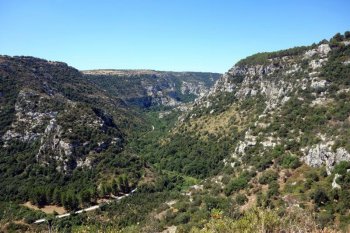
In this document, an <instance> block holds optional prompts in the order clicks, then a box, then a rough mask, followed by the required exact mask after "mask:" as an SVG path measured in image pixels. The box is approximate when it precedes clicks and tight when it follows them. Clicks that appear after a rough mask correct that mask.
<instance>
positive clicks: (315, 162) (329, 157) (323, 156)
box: [302, 144, 350, 175]
mask: <svg viewBox="0 0 350 233" xmlns="http://www.w3.org/2000/svg"><path fill="white" fill-rule="evenodd" d="M302 160H303V161H304V162H305V163H306V164H308V165H309V166H311V167H320V166H322V165H325V166H326V169H327V173H328V175H330V174H331V171H332V169H333V167H334V165H335V164H337V163H339V162H341V161H350V154H349V153H348V152H347V151H346V150H345V149H344V148H341V147H340V148H337V150H336V151H335V152H333V151H332V150H331V148H330V146H329V145H326V144H318V145H315V146H313V147H312V148H311V149H309V150H308V152H307V154H306V155H305V156H304V157H303V158H302Z"/></svg>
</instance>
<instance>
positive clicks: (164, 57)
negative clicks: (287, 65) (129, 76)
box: [0, 0, 350, 72]
mask: <svg viewBox="0 0 350 233" xmlns="http://www.w3.org/2000/svg"><path fill="white" fill-rule="evenodd" d="M0 22H1V24H0V54H5V55H30V56H35V57H40V58H45V59H48V60H57V61H63V62H66V63H68V64H69V65H71V66H74V67H76V68H78V69H81V70H83V69H98V68H116V69H140V68H141V69H142V68H146V69H157V70H174V71H212V72H225V71H227V70H228V69H229V68H230V67H231V66H232V65H233V64H234V63H235V62H237V61H238V60H240V59H241V58H244V57H246V56H248V55H251V54H253V53H256V52H262V51H274V50H279V49H285V48H289V47H294V46H299V45H308V44H312V43H313V42H319V41H320V40H321V39H324V38H326V39H328V38H330V37H332V36H333V35H334V34H335V33H336V32H345V31H347V30H350V1H349V0H328V1H327V0H317V1H316V0H291V1H283V0H256V1H253V0H241V1H238V0H237V1H234V0H226V1H225V0H114V1H112V0H110V1H108V0H95V1H92V0H0Z"/></svg>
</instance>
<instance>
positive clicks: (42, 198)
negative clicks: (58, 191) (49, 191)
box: [30, 187, 47, 208]
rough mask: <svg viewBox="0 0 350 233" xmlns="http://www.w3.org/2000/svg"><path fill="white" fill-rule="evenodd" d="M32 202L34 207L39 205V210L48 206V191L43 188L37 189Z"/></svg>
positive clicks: (33, 193) (31, 199) (32, 196)
mask: <svg viewBox="0 0 350 233" xmlns="http://www.w3.org/2000/svg"><path fill="white" fill-rule="evenodd" d="M30 202H31V203H32V204H33V205H37V206H38V207H39V208H42V207H44V206H45V205H46V204H47V199H46V191H45V189H44V188H42V187H37V188H35V189H34V191H33V192H32V195H31V198H30Z"/></svg>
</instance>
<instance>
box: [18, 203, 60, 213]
mask: <svg viewBox="0 0 350 233" xmlns="http://www.w3.org/2000/svg"><path fill="white" fill-rule="evenodd" d="M22 205H23V206H25V207H28V208H29V209H33V210H40V211H42V212H44V213H45V214H53V213H54V212H57V213H58V214H64V213H66V212H67V211H66V210H65V209H64V208H63V207H62V206H56V205H46V206H45V207H43V208H39V207H37V206H35V205H32V204H31V203H30V202H29V201H28V202H26V203H24V204H22Z"/></svg>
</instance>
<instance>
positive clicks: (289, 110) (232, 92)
mask: <svg viewBox="0 0 350 233" xmlns="http://www.w3.org/2000/svg"><path fill="white" fill-rule="evenodd" d="M349 64H350V33H349V32H347V33H345V35H341V34H337V35H335V36H334V37H333V38H332V39H331V40H330V41H329V42H328V41H326V40H324V41H321V42H320V43H319V44H313V45H311V46H305V47H297V48H292V49H287V50H282V51H277V52H271V53H260V54H256V55H253V56H250V57H247V58H246V59H243V60H241V61H240V62H238V63H237V64H236V65H234V66H233V67H232V68H231V69H230V70H229V71H228V72H227V73H225V74H224V75H223V77H222V78H220V79H219V80H218V81H217V82H216V84H215V86H214V87H213V88H212V89H211V91H210V93H209V94H208V95H207V96H204V97H201V98H199V99H198V100H197V101H196V102H195V104H194V105H193V106H192V109H191V110H190V111H188V112H187V113H186V114H184V115H183V116H182V117H181V118H180V121H179V123H178V125H177V126H176V127H175V128H174V129H173V130H172V131H171V132H170V133H169V134H168V135H167V136H166V137H165V138H163V139H161V140H159V141H158V143H156V145H155V146H154V147H153V148H155V150H144V153H145V156H146V158H148V160H149V161H151V162H152V163H153V164H155V166H157V167H159V168H161V169H165V170H170V171H173V172H177V173H178V174H184V175H189V176H192V177H196V178H206V179H205V180H204V181H203V182H201V183H200V185H196V186H194V187H193V189H192V190H191V191H190V192H188V193H186V195H188V196H189V200H184V199H183V198H179V199H178V200H179V201H180V202H181V205H180V204H179V205H177V206H184V205H185V206H188V207H189V206H191V207H192V208H195V209H197V208H198V209H197V210H196V211H198V212H191V213H189V212H188V211H183V212H181V213H178V214H175V216H173V218H170V219H173V220H174V221H176V220H177V219H182V218H185V217H186V221H185V220H184V221H183V222H181V223H180V225H181V229H182V230H183V229H187V230H189V226H197V227H203V225H201V224H200V221H199V220H198V215H201V214H203V211H209V212H210V211H212V210H213V208H214V209H216V210H215V211H219V214H218V213H217V212H215V213H213V212H212V214H214V217H213V218H214V219H213V220H215V216H216V215H215V214H218V216H221V217H225V216H229V217H230V218H232V216H233V219H235V218H236V217H237V216H240V215H242V213H244V212H245V211H246V210H248V209H250V208H253V207H259V208H262V209H263V210H262V211H263V213H261V215H262V216H263V215H264V216H265V214H266V216H268V215H269V213H266V212H265V211H264V209H265V208H272V209H276V211H277V212H278V213H279V216H281V219H284V220H283V221H291V220H290V219H291V218H293V219H296V218H301V219H302V218H305V217H302V215H300V213H301V212H304V213H308V215H313V216H315V217H314V220H312V221H313V222H312V224H311V222H310V224H311V225H312V226H311V225H309V226H307V223H306V222H303V221H301V220H300V224H305V225H299V226H298V227H300V228H301V229H305V231H311V230H313V231H317V229H320V228H323V227H329V228H334V229H337V230H339V229H343V230H344V229H345V230H346V229H348V228H347V225H348V223H349V222H348V220H347V219H348V217H349V216H350V212H349V205H348V197H349V195H350V189H349V187H350V183H349V176H350V173H349V172H348V171H349V169H350V154H349V152H350V144H349V141H348V138H349V137H350V134H349V124H350V122H349V116H350V105H349V103H350V94H349V85H350V82H349V80H350V66H349ZM193 200H196V203H197V201H198V203H202V204H200V205H199V206H196V207H194V206H193V205H195V204H194V203H192V201H193ZM203 203H205V204H204V206H203ZM295 206H297V207H296V209H295V208H294V207H295ZM180 208H181V207H180ZM189 208H190V207H189ZM205 208H207V209H205ZM192 210H193V209H192ZM170 212H171V208H170V209H169V212H168V213H170ZM207 213H208V212H207ZM256 213H257V212H254V211H253V212H248V213H247V214H248V215H249V216H251V215H254V214H256ZM208 214H209V213H208ZM273 214H276V213H273ZM259 215H260V213H259ZM212 216H213V215H212ZM249 216H248V217H249ZM221 217H219V218H221ZM254 218H255V217H254ZM257 218H260V217H257ZM288 219H289V220H288ZM165 221H166V222H168V223H170V224H171V223H173V222H172V220H169V219H167V220H165ZM230 221H233V220H230ZM310 221H311V220H310ZM214 223H215V221H213V224H214ZM217 224H218V226H217V227H219V225H220V221H218V222H217ZM228 224H233V225H232V226H235V227H238V228H239V227H242V225H240V226H237V225H236V223H234V222H233V223H228ZM237 224H238V223H237ZM240 224H244V223H243V222H241V223H240ZM271 224H275V223H272V222H271ZM276 224H277V222H276ZM278 224H281V225H279V226H278V227H277V225H276V228H275V229H291V228H289V227H293V226H287V224H286V222H279V223H278ZM208 227H213V225H208ZM279 227H281V228H279ZM311 228H312V229H311ZM187 230H185V231H187ZM287 231H289V230H287ZM204 232H206V231H205V230H204ZM238 232H239V231H238Z"/></svg>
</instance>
